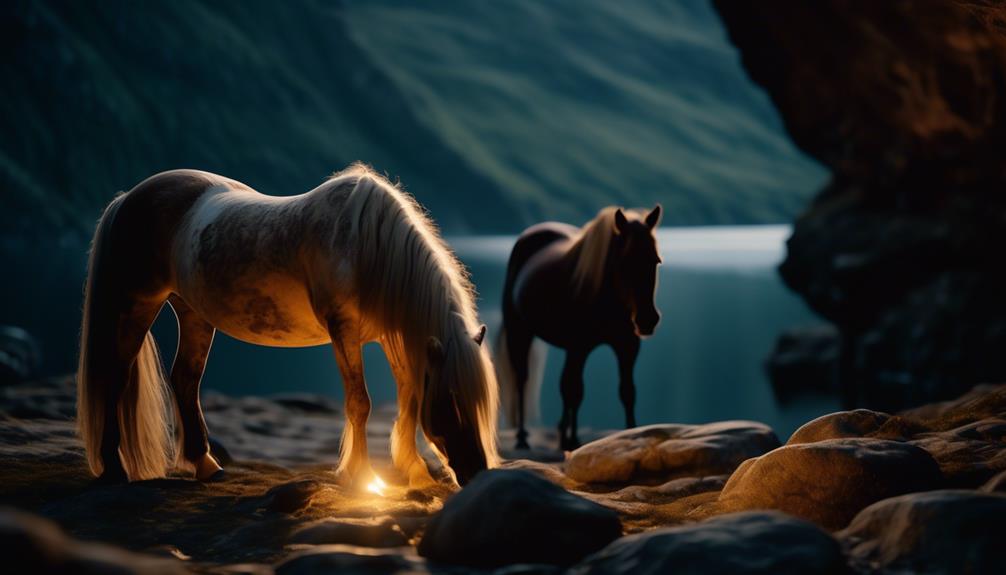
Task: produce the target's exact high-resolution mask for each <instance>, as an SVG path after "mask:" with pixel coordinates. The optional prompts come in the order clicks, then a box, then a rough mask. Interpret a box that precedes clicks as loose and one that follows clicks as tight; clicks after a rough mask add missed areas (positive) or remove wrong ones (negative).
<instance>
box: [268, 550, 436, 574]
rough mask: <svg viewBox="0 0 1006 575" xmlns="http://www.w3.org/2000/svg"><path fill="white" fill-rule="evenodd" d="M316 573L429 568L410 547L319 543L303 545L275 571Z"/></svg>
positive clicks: (400, 571) (408, 571) (409, 571)
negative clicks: (392, 547) (315, 545)
mask: <svg viewBox="0 0 1006 575" xmlns="http://www.w3.org/2000/svg"><path fill="white" fill-rule="evenodd" d="M316 573H352V574H357V573H359V574H366V573H381V574H401V575H406V574H408V575H414V574H421V573H429V570H428V569H427V568H426V564H425V562H424V561H423V560H422V559H421V558H419V557H416V556H415V554H414V553H413V551H412V549H411V548H399V549H380V550H378V549H367V548H363V547H353V546H351V545H320V546H318V547H313V548H310V549H305V550H303V551H299V552H296V553H294V554H292V555H290V556H289V557H287V558H286V559H284V560H283V561H282V562H280V563H279V564H278V565H277V566H276V575H314V574H316Z"/></svg>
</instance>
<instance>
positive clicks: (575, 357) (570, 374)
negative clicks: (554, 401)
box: [559, 349, 590, 451]
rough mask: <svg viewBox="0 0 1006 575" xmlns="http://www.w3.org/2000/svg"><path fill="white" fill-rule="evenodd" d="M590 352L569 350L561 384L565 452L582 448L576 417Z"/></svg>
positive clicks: (561, 441) (561, 440)
mask: <svg viewBox="0 0 1006 575" xmlns="http://www.w3.org/2000/svg"><path fill="white" fill-rule="evenodd" d="M589 353H590V350H579V349H576V350H573V349H571V350H567V351H566V363H565V365H563V367H562V378H561V380H560V382H559V387H560V391H561V392H562V419H561V420H559V448H560V449H562V450H563V451H566V450H571V449H576V448H577V447H580V438H579V437H577V433H576V415H577V412H578V411H579V410H580V404H581V403H582V402H583V366H584V364H585V363H586V362H587V355H588V354H589Z"/></svg>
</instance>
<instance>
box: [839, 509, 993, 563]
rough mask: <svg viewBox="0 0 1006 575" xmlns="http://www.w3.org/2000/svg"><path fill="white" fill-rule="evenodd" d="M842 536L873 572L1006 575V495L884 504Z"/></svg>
mask: <svg viewBox="0 0 1006 575" xmlns="http://www.w3.org/2000/svg"><path fill="white" fill-rule="evenodd" d="M838 535H839V537H840V538H842V539H843V540H844V542H845V544H846V547H847V548H848V550H849V554H850V555H851V556H852V558H853V560H854V561H855V562H856V563H858V564H860V565H862V566H863V567H864V569H867V568H868V569H869V570H871V571H873V570H877V569H878V568H879V569H882V570H884V571H888V572H898V573H1006V547H1004V546H1003V536H1004V535H1006V495H1001V494H987V493H979V492H976V491H929V492H926V493H911V494H908V495H902V496H900V497H894V498H891V499H885V500H883V501H880V502H878V503H875V504H873V505H871V506H869V507H867V508H866V509H864V510H863V511H861V512H860V513H859V514H858V515H857V516H856V517H855V519H853V520H852V523H851V524H849V526H848V527H847V528H846V529H844V530H843V531H841V532H839V534H838Z"/></svg>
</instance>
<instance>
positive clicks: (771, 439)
mask: <svg viewBox="0 0 1006 575" xmlns="http://www.w3.org/2000/svg"><path fill="white" fill-rule="evenodd" d="M778 446H779V439H778V438H777V437H776V435H775V433H774V432H773V431H772V428H770V427H768V426H767V425H764V424H762V423H756V422H753V421H722V422H717V423H708V424H705V425H675V424H658V425H648V426H645V427H637V428H634V429H627V430H625V431H621V432H618V433H615V434H614V435H609V436H608V437H605V438H603V439H599V440H597V441H594V442H591V443H588V444H587V445H584V446H583V447H580V448H579V449H577V450H576V451H574V452H573V453H571V454H570V457H569V460H568V461H567V462H566V474H567V475H568V476H569V477H571V478H573V479H575V480H577V481H580V482H583V483H622V484H625V483H639V482H657V483H663V482H666V481H667V480H669V479H673V478H675V477H703V476H707V475H720V474H724V473H730V472H732V471H733V470H734V469H736V468H737V466H738V465H740V463H741V462H742V461H744V460H745V459H748V458H751V457H755V456H758V455H761V454H763V453H765V452H767V451H769V450H772V449H775V448H776V447H778Z"/></svg>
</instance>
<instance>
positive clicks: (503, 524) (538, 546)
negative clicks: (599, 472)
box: [419, 470, 622, 566]
mask: <svg viewBox="0 0 1006 575" xmlns="http://www.w3.org/2000/svg"><path fill="white" fill-rule="evenodd" d="M621 535H622V525H621V523H620V522H619V520H618V515H617V514H616V513H615V512H614V511H611V510H610V509H606V508H604V507H602V506H600V505H598V504H596V503H593V502H591V501H588V500H586V499H584V498H582V497H579V496H576V495H573V494H572V493H569V492H568V491H566V490H564V489H562V488H561V487H558V486H556V485H554V484H553V483H550V482H548V481H546V480H545V479H542V478H541V477H539V476H537V475H535V474H532V473H530V472H527V471H520V470H494V471H487V472H483V473H481V474H479V475H478V476H476V478H475V479H474V480H473V481H472V482H471V484H469V485H468V486H466V487H465V489H463V490H462V491H461V492H460V493H458V494H456V495H454V496H453V497H452V498H451V499H449V500H448V501H447V503H446V504H445V505H444V508H443V510H442V511H441V512H440V513H438V514H437V515H436V516H434V517H433V519H431V520H430V522H429V524H428V525H427V526H426V533H425V535H423V539H422V541H421V542H420V543H419V553H420V555H423V556H424V557H427V558H429V559H433V560H436V561H441V562H445V563H461V564H466V565H481V566H499V565H505V564H507V563H545V564H556V565H568V564H571V563H574V562H575V561H577V560H578V559H581V558H582V557H584V556H586V555H588V554H590V553H592V552H594V551H597V550H598V549H600V548H602V547H604V546H605V545H607V544H608V543H610V542H612V541H613V540H615V539H617V538H618V537H620V536H621Z"/></svg>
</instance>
